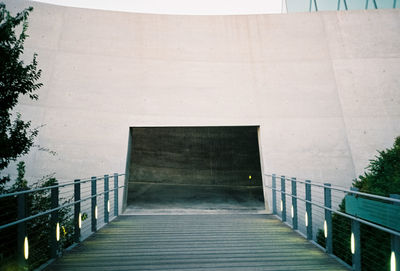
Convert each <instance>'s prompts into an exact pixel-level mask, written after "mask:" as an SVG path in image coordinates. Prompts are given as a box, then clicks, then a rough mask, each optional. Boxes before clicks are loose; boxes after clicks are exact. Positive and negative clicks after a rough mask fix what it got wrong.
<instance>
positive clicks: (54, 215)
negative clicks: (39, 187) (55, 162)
mask: <svg viewBox="0 0 400 271" xmlns="http://www.w3.org/2000/svg"><path fill="white" fill-rule="evenodd" d="M54 185H58V183H55V184H54ZM58 195H59V191H58V186H57V187H53V188H51V209H55V208H57V207H58ZM58 213H59V212H58V210H56V211H52V212H51V216H50V221H51V222H50V225H51V231H50V232H51V234H50V254H51V258H53V259H54V258H56V257H57V254H58V241H59V240H60V222H59V221H58Z"/></svg>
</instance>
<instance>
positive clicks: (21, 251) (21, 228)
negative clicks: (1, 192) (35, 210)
mask: <svg viewBox="0 0 400 271" xmlns="http://www.w3.org/2000/svg"><path fill="white" fill-rule="evenodd" d="M25 195H26V194H19V195H18V198H17V203H18V210H17V218H18V220H20V219H24V218H25V217H26V215H27V211H26V200H25ZM25 238H28V236H27V230H26V222H22V223H19V224H18V226H17V246H18V253H17V257H18V266H19V267H20V268H21V269H25V268H26V266H27V259H25V245H24V243H25ZM27 242H28V241H27ZM28 253H29V250H28Z"/></svg>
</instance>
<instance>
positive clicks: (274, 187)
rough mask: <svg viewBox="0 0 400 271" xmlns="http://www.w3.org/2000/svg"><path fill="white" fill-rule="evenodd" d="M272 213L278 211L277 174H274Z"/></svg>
mask: <svg viewBox="0 0 400 271" xmlns="http://www.w3.org/2000/svg"><path fill="white" fill-rule="evenodd" d="M272 213H273V214H274V215H276V214H277V212H276V175H275V174H272Z"/></svg>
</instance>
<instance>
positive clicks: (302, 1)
mask: <svg viewBox="0 0 400 271" xmlns="http://www.w3.org/2000/svg"><path fill="white" fill-rule="evenodd" d="M285 4H286V7H287V11H288V12H289V13H290V12H307V11H308V12H314V11H324V10H338V11H339V10H362V9H366V10H367V9H390V8H398V3H397V0H336V1H335V0H286V1H285Z"/></svg>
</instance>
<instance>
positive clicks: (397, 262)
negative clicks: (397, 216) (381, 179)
mask: <svg viewBox="0 0 400 271" xmlns="http://www.w3.org/2000/svg"><path fill="white" fill-rule="evenodd" d="M390 197H391V198H395V199H400V195H397V194H391V195H390ZM395 204H396V205H400V204H399V203H395ZM390 239H391V248H392V251H391V255H390V264H391V265H394V267H391V269H390V270H399V268H400V237H399V236H396V235H393V234H392V235H391V236H390ZM393 257H394V258H393Z"/></svg>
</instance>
